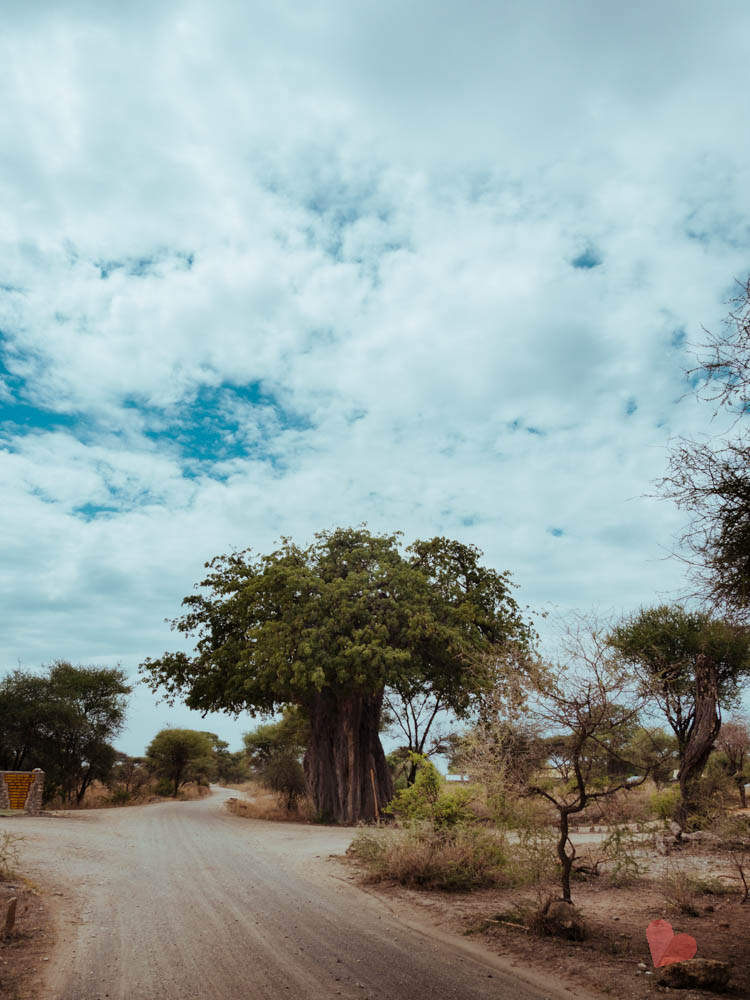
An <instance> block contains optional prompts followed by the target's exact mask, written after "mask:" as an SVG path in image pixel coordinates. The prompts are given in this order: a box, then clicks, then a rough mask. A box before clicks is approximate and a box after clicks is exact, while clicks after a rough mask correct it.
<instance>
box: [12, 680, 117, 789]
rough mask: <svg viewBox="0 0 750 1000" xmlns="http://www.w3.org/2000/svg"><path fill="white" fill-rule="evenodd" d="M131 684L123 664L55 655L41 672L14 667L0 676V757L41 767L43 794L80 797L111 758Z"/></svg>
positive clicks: (106, 769) (17, 764)
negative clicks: (85, 662)
mask: <svg viewBox="0 0 750 1000" xmlns="http://www.w3.org/2000/svg"><path fill="white" fill-rule="evenodd" d="M130 690H131V689H130V687H129V686H128V684H127V683H126V676H125V674H124V673H123V671H122V670H119V669H117V668H115V669H111V668H107V667H88V666H79V667H74V666H72V665H71V664H70V663H68V662H66V661H64V660H57V661H55V662H54V663H52V664H51V665H50V666H49V667H47V668H46V673H45V674H32V673H29V672H27V671H22V670H16V671H14V672H13V673H12V674H10V675H9V676H8V677H6V678H5V679H4V680H3V681H2V682H0V764H2V765H3V767H5V768H8V769H10V770H17V769H21V768H27V769H30V768H33V767H41V768H42V769H43V770H44V771H45V774H46V778H45V798H47V799H49V798H52V797H53V796H54V795H55V794H57V793H60V794H61V795H62V796H63V797H64V798H67V799H68V800H72V799H73V798H75V800H76V801H77V802H78V803H79V804H80V802H81V801H82V800H83V797H84V795H85V794H86V790H87V789H88V788H89V786H90V785H91V783H92V781H94V780H101V781H106V780H107V778H108V777H109V774H110V772H111V770H112V767H113V765H114V763H115V759H116V752H115V750H114V747H113V746H112V745H111V742H110V741H111V740H112V739H113V738H114V737H115V736H116V735H117V734H118V733H119V732H120V731H121V730H122V727H123V725H124V723H125V708H126V704H127V695H128V694H129V693H130Z"/></svg>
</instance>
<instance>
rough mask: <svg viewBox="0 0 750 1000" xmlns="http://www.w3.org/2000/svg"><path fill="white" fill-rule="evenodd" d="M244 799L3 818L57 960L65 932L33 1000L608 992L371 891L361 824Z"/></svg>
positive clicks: (37, 979)
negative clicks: (351, 861)
mask: <svg viewBox="0 0 750 1000" xmlns="http://www.w3.org/2000/svg"><path fill="white" fill-rule="evenodd" d="M231 794H232V793H231V792H229V791H225V790H219V791H216V792H214V794H213V795H212V796H210V798H208V799H204V800H202V801H196V802H176V803H164V804H160V805H150V806H144V807H134V808H128V809H106V810H105V809H100V810H96V811H92V812H88V813H68V814H63V815H58V816H51V817H47V816H42V817H38V818H36V817H22V818H14V819H12V820H3V819H0V831H1V830H2V829H3V828H4V824H6V823H10V824H12V826H13V830H14V832H18V833H21V834H22V835H23V837H24V842H23V851H22V859H21V860H22V867H23V869H24V872H25V874H26V875H27V877H28V878H29V879H30V880H31V881H32V882H33V883H35V884H36V885H39V886H44V889H45V896H44V902H46V903H47V904H48V905H49V907H50V911H51V913H52V917H53V920H54V925H55V927H54V930H55V935H56V941H57V943H56V946H55V947H54V949H52V952H51V954H50V955H45V954H44V953H43V952H45V951H46V950H47V945H48V944H49V943H50V942H51V938H49V937H47V938H42V937H41V936H39V937H38V938H36V939H34V940H35V945H34V950H33V955H34V960H35V961H36V962H37V963H38V964H37V966H36V969H35V970H34V972H33V978H32V981H31V982H29V983H27V984H26V985H25V986H24V987H22V990H23V991H24V992H22V993H20V994H19V997H29V998H31V997H33V998H34V1000H105V998H107V1000H156V998H159V1000H187V998H195V1000H198V998H199V1000H219V998H221V1000H235V998H236V1000H240V998H242V1000H246V998H247V997H252V998H253V1000H277V998H279V997H294V998H295V1000H296V998H300V1000H323V998H325V1000H328V998H331V997H334V998H335V997H339V996H341V997H345V998H357V1000H365V998H378V1000H405V998H409V1000H434V998H439V1000H443V998H445V1000H447V998H456V1000H490V998H491V1000H498V998H499V997H512V998H513V1000H560V998H566V1000H569V998H571V997H577V998H578V1000H591V998H592V997H594V996H601V994H598V993H594V992H593V991H591V992H587V991H586V990H584V989H582V988H580V987H577V986H573V987H572V988H571V987H566V986H564V985H562V984H561V983H560V981H559V978H558V977H557V975H556V973H555V972H554V970H549V972H538V971H535V970H534V969H533V968H532V967H531V966H530V965H527V963H526V962H525V961H524V959H523V958H518V959H517V958H514V957H507V956H503V955H496V954H493V953H492V951H491V950H489V949H487V948H486V946H485V945H484V943H483V942H481V941H479V940H477V939H476V938H475V937H464V936H462V935H460V934H456V933H454V932H453V930H452V929H451V928H450V927H437V928H435V927H433V925H432V921H431V919H425V920H423V919H421V917H420V915H419V913H418V912H415V911H414V909H413V907H407V906H406V905H405V904H404V905H403V906H402V905H401V904H400V903H396V904H395V905H394V903H393V902H392V901H391V900H388V899H384V898H380V897H378V898H376V897H375V896H374V895H372V894H370V893H364V892H362V891H361V890H359V889H358V888H356V887H355V886H354V885H353V884H352V882H351V875H352V873H351V869H349V868H348V867H347V866H346V865H345V864H344V863H343V862H342V861H341V859H340V858H339V857H332V856H339V855H342V854H343V853H344V851H345V850H346V848H347V846H348V844H349V842H350V840H351V837H352V831H351V830H345V829H337V828H326V827H314V826H305V825H294V824H274V823H267V822H262V821H254V820H247V819H241V818H238V817H235V816H232V815H230V814H229V813H228V812H227V810H225V809H223V802H224V801H225V799H226V798H228V797H229V796H230V795H231ZM55 893H62V895H55ZM40 919H41V915H40ZM44 957H48V958H49V959H50V961H49V962H43V961H42V960H43V958H44ZM11 996H12V994H11Z"/></svg>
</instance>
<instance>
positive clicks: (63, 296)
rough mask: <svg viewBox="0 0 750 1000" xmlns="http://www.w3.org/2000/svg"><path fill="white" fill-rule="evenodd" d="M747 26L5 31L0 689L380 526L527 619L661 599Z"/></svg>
mask: <svg viewBox="0 0 750 1000" xmlns="http://www.w3.org/2000/svg"><path fill="white" fill-rule="evenodd" d="M749 19H750V14H748V11H747V9H746V7H745V5H743V4H739V3H725V4H722V5H719V6H718V7H717V6H715V5H714V6H713V7H711V8H710V9H709V8H708V7H707V6H706V5H703V4H687V5H686V4H684V3H680V4H677V3H673V2H668V3H663V4H660V5H659V6H658V7H657V8H654V7H651V8H649V9H648V10H646V8H640V7H638V6H637V5H636V6H635V7H633V6H632V5H631V6H630V7H620V8H617V9H615V8H614V7H611V6H609V7H606V6H602V5H601V4H594V3H588V2H586V3H579V4H576V5H573V6H567V7H566V6H564V5H563V6H561V5H559V4H555V3H534V4H531V5H526V6H525V7H524V8H523V12H521V8H515V7H512V6H510V5H498V4H496V3H491V4H490V3H476V4H472V5H469V7H468V8H467V7H466V5H465V4H464V5H460V6H459V5H458V4H457V3H453V2H450V3H445V4H441V5H440V7H439V9H437V8H435V6H434V5H433V4H430V5H427V4H425V3H422V2H420V3H413V4H408V5H404V4H397V3H395V0H394V2H391V0H388V2H386V3H385V4H381V5H379V6H378V7H377V8H375V7H372V8H371V9H368V10H364V9H362V8H360V7H357V6H356V5H350V4H344V3H341V2H338V0H329V2H327V3H324V4H319V5H316V7H315V8H310V7H305V6H304V5H301V4H293V3H286V4H278V5H276V6H275V7H274V8H273V9H271V8H264V7H262V6H261V5H247V6H245V7H241V8H240V7H237V5H234V4H232V5H230V4H211V5H208V4H205V3H199V2H194V3H191V4H188V5H169V4H167V3H164V4H159V5H146V4H144V5H140V6H137V7H135V6H134V5H128V7H127V12H126V10H125V8H122V7H117V6H116V5H106V4H96V5H95V4H91V3H83V2H81V3H78V4H68V5H65V8H64V9H61V8H60V7H59V5H52V4H35V5H33V8H32V7H31V6H29V5H16V6H15V7H13V6H10V5H8V6H7V10H6V12H5V34H4V41H2V42H0V50H1V51H0V56H1V57H2V58H3V64H4V67H5V72H4V83H3V87H4V94H3V100H2V101H0V138H2V143H3V149H4V150H5V151H6V153H7V156H6V159H5V165H4V167H3V170H2V172H0V195H1V197H0V233H2V234H3V235H2V238H1V240H2V241H1V242H0V254H1V257H0V259H1V260H2V269H3V270H2V274H0V286H2V287H1V288H0V331H2V334H3V341H2V346H3V350H4V353H3V361H4V364H5V366H6V368H7V371H6V372H4V373H3V372H1V371H0V376H2V382H0V386H2V389H0V392H1V393H2V395H0V405H7V403H8V394H9V393H10V394H15V397H16V399H18V400H20V401H21V402H22V403H24V404H27V408H26V409H24V410H23V414H24V420H33V418H34V415H35V414H36V417H37V418H38V419H37V423H38V427H37V429H36V430H33V431H31V432H30V433H22V431H21V430H20V429H19V425H18V424H14V423H13V422H12V421H13V419H14V415H13V414H11V415H10V416H8V414H9V411H8V410H7V409H6V410H5V411H4V412H5V414H6V416H5V417H4V418H3V419H4V420H6V422H5V423H3V425H2V428H0V430H2V440H3V442H4V444H5V446H6V450H5V451H4V452H3V453H2V456H1V457H2V461H3V470H2V471H3V475H2V479H1V481H2V483H3V484H4V485H3V486H2V487H1V488H0V502H2V504H3V509H4V511H6V518H5V527H6V533H7V543H6V545H5V546H4V548H5V551H6V559H5V561H4V565H3V570H2V572H1V573H0V586H1V587H2V591H3V600H4V602H5V606H6V607H7V608H8V610H9V616H8V619H7V624H6V628H5V629H4V630H3V637H2V649H3V651H4V662H5V663H6V664H7V665H8V666H9V667H10V666H13V665H15V663H16V661H17V660H19V659H20V660H21V661H22V662H24V663H26V664H29V665H33V664H36V663H39V662H44V661H49V660H50V659H52V658H54V657H56V656H64V657H68V658H71V659H73V660H79V659H80V660H84V661H98V660H101V659H102V658H104V659H107V660H108V661H110V660H117V659H120V660H122V662H123V663H124V664H125V665H126V666H127V667H128V668H129V669H132V668H134V667H135V665H136V664H137V662H138V661H139V659H141V658H143V657H145V656H147V655H157V654H158V653H160V652H161V651H162V650H163V649H164V648H167V647H169V645H170V644H171V643H174V642H175V638H176V637H174V636H172V635H170V634H169V632H168V630H167V628H166V626H165V625H164V624H163V621H162V619H163V618H164V617H172V616H174V615H176V614H177V613H178V612H179V600H180V599H181V597H182V596H184V595H185V594H186V593H188V592H189V591H190V588H191V586H192V584H193V583H194V582H195V581H196V580H197V579H198V578H199V577H200V574H201V568H202V563H203V561H204V560H205V559H208V558H210V557H211V556H213V555H215V554H217V553H219V552H224V551H227V550H229V549H231V548H232V547H244V546H246V545H252V546H253V547H254V548H256V549H257V550H259V551H264V550H265V549H266V548H268V547H269V546H270V545H271V544H272V543H273V542H274V540H275V539H277V538H278V536H279V535H280V534H289V535H292V536H294V537H295V538H299V539H300V540H309V539H310V538H311V536H312V534H313V532H314V531H315V530H318V529H320V528H324V527H330V526H332V525H335V524H351V523H357V522H359V521H362V520H367V521H368V522H369V523H370V525H371V526H372V527H373V528H376V529H382V530H389V531H390V530H394V529H397V528H400V529H403V531H404V532H405V536H406V539H407V540H410V539H412V538H414V537H418V536H419V537H425V536H430V535H432V534H436V533H444V534H448V535H454V536H458V537H461V538H463V539H465V540H467V541H474V542H476V543H478V544H479V545H481V546H482V547H483V548H484V549H485V551H486V553H487V560H488V562H489V563H491V564H492V565H495V566H497V567H499V568H510V569H511V570H513V572H514V574H515V576H516V579H517V580H518V582H519V583H520V584H521V585H522V589H521V591H520V595H521V598H522V599H523V600H527V601H529V602H530V603H531V604H532V605H534V606H536V607H541V606H543V605H546V604H547V603H548V602H553V603H556V604H560V605H563V606H584V607H585V606H587V605H589V604H591V603H592V602H594V601H598V602H600V603H604V604H605V605H607V606H612V607H614V608H615V609H620V608H622V609H630V608H632V607H633V606H635V605H637V604H639V603H641V602H644V603H648V602H650V601H653V600H655V599H658V598H659V597H662V596H664V594H665V593H667V594H672V593H675V592H679V590H680V587H681V586H682V585H683V576H682V568H681V567H680V566H679V564H677V563H675V562H674V561H669V560H664V559H663V556H664V554H665V552H666V551H667V550H668V549H669V548H670V547H671V544H672V539H673V537H674V536H675V535H676V534H679V530H680V525H681V520H680V517H679V516H678V514H677V512H676V511H675V510H673V509H672V508H671V507H670V506H669V505H667V504H664V503H659V502H656V501H654V500H649V499H647V498H645V497H644V494H647V493H649V492H651V491H652V483H653V481H654V479H655V478H658V476H659V475H660V474H661V473H662V472H663V470H664V468H665V463H666V455H667V452H666V446H667V442H668V439H669V437H670V435H675V434H679V433H687V434H691V433H699V432H702V431H706V430H708V431H714V430H715V427H714V425H712V424H710V422H709V418H710V414H709V412H708V411H707V409H706V408H705V407H701V406H700V405H697V404H696V403H695V402H694V401H693V400H691V399H685V400H683V401H681V402H680V397H681V396H682V394H683V393H684V390H685V383H684V380H683V378H682V369H683V367H684V366H685V364H686V363H687V360H688V356H687V354H686V350H685V348H684V347H680V346H679V345H678V346H674V345H673V343H672V341H673V338H674V334H675V331H677V330H680V329H683V330H685V331H686V333H687V336H688V339H689V340H692V341H695V340H698V339H700V336H701V331H700V324H701V323H703V324H705V325H706V326H708V327H715V326H716V325H717V324H718V323H719V322H720V320H721V318H722V316H723V315H724V314H725V313H726V309H727V307H726V304H725V302H726V298H727V296H728V295H729V294H730V293H731V291H732V288H731V283H732V279H733V278H734V277H735V276H737V277H743V276H744V275H745V273H746V272H747V270H748V258H749V256H750V254H749V252H748V250H749V248H750V195H749V194H748V192H749V191H750V183H748V181H750V177H748V172H749V171H750V167H748V164H749V163H750V141H749V140H748V139H747V137H746V136H745V135H744V134H743V132H742V130H741V129H738V128H737V125H736V123H737V122H738V121H742V120H744V116H745V107H744V103H745V95H746V94H747V85H748V71H747V68H746V67H747V66H748V65H749V64H750V62H749V61H748V59H747V53H746V52H745V46H746V43H745V41H744V39H746V38H747V37H748V30H747V29H748V28H749V27H750V25H749V24H748V20H749ZM587 251H588V252H589V253H590V254H593V255H594V256H595V257H596V259H597V260H599V261H600V263H599V264H598V266H596V267H593V268H590V269H585V268H574V267H572V266H571V263H572V261H573V260H574V259H575V258H577V257H579V256H580V255H581V254H583V253H586V252H587ZM248 385H253V386H254V389H253V393H254V395H253V393H251V394H249V395H248V394H247V393H246V394H245V395H243V394H242V392H241V391H238V392H234V391H232V389H231V387H234V388H235V389H237V390H242V387H243V386H244V387H246V386H248ZM274 401H275V402H274ZM634 407H635V408H634ZM34 408H36V410H35V409H34ZM628 409H630V410H633V412H632V414H631V415H627V411H628ZM20 412H21V411H18V412H16V413H15V419H16V420H20V419H21V418H20V416H19V413H20ZM8 421H10V422H8ZM56 421H57V423H56ZM209 425H210V426H209ZM536 432H539V433H536ZM217 434H218V435H219V437H218V438H217ZM212 435H213V436H212ZM222 437H223V440H221V438H222ZM198 445H200V447H198ZM224 445H226V446H227V448H226V449H225V448H224ZM212 448H216V450H217V453H216V456H215V459H216V460H215V461H212V457H211V449H212ZM243 449H245V451H244V452H243ZM97 511H98V512H97ZM552 529H558V530H560V531H562V532H563V533H562V534H561V535H559V536H555V535H553V534H551V530H552ZM177 638H178V639H179V637H177ZM149 704H150V703H149V699H148V696H147V695H146V694H145V692H143V691H142V692H141V693H140V694H139V696H138V710H137V713H134V715H133V720H132V723H131V730H130V735H129V737H128V740H129V743H128V746H129V748H130V749H133V750H138V749H142V747H143V745H144V744H145V743H146V742H147V741H148V739H149V738H150V736H151V735H152V734H153V731H154V730H155V729H156V728H158V726H159V725H161V724H162V722H163V721H164V720H165V719H166V718H167V715H165V712H166V710H165V709H159V710H156V713H155V714H153V713H152V711H151V709H150V708H149ZM160 713H161V714H160ZM174 718H175V719H177V718H178V717H177V716H174ZM186 718H189V717H188V716H180V717H179V719H180V720H181V721H184V720H185V719H186ZM190 718H192V717H190ZM227 726H229V728H227V729H225V730H224V731H226V732H227V733H229V732H231V733H234V734H236V733H237V732H238V731H239V730H241V729H242V728H243V723H239V724H237V726H234V727H232V726H231V725H230V724H229V723H227ZM212 728H219V729H220V731H221V725H220V723H219V722H216V721H214V722H213V723H212Z"/></svg>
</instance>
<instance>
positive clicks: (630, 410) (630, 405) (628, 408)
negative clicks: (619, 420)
mask: <svg viewBox="0 0 750 1000" xmlns="http://www.w3.org/2000/svg"><path fill="white" fill-rule="evenodd" d="M637 409H638V402H637V401H636V398H635V396H631V397H630V399H628V401H627V402H626V403H625V416H626V417H632V416H633V414H634V413H635V411H636V410H637Z"/></svg>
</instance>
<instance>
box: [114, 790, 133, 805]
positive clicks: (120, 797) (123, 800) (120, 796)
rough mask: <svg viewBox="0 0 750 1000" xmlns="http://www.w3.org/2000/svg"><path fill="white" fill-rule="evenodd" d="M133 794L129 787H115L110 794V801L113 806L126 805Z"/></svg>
mask: <svg viewBox="0 0 750 1000" xmlns="http://www.w3.org/2000/svg"><path fill="white" fill-rule="evenodd" d="M131 798H132V795H131V794H130V792H129V791H128V790H127V788H115V789H114V790H113V791H112V793H111V795H110V796H109V801H110V803H111V804H112V805H113V806H124V805H127V803H128V802H130V800H131Z"/></svg>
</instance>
